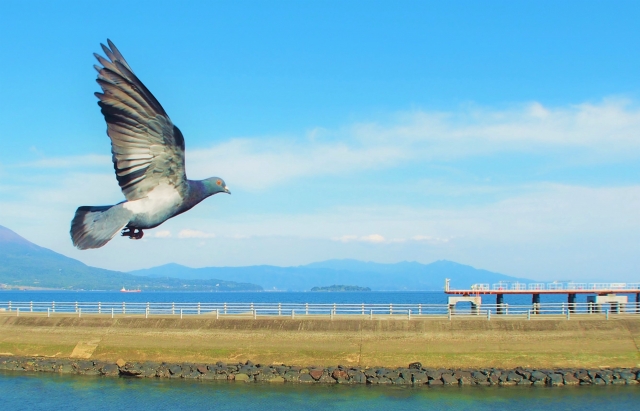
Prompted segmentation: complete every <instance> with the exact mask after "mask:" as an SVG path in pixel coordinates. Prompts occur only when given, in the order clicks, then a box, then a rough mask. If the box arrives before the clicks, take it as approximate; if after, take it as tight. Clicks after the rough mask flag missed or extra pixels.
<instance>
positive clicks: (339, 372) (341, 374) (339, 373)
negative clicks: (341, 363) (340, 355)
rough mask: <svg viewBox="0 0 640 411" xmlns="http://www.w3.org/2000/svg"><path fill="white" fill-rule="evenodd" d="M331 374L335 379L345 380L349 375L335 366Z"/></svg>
mask: <svg viewBox="0 0 640 411" xmlns="http://www.w3.org/2000/svg"><path fill="white" fill-rule="evenodd" d="M331 376H332V377H333V378H334V379H335V380H347V379H348V378H349V376H348V375H347V372H346V371H343V370H341V369H338V368H336V369H335V370H333V372H332V373H331Z"/></svg>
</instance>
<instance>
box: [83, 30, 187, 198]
mask: <svg viewBox="0 0 640 411" xmlns="http://www.w3.org/2000/svg"><path fill="white" fill-rule="evenodd" d="M107 44H108V45H109V46H108V47H107V46H105V45H104V44H101V46H102V50H103V51H104V53H105V54H106V56H107V59H108V60H107V59H105V58H104V57H102V56H100V55H98V54H94V55H95V57H96V58H97V59H98V61H99V62H100V64H101V65H102V67H100V66H94V67H95V69H96V70H97V71H98V79H97V80H96V81H97V82H98V84H100V87H101V88H102V93H95V94H96V97H98V98H99V99H100V101H99V102H98V104H99V105H100V107H101V108H102V114H103V115H104V118H105V120H106V122H107V134H108V135H109V138H111V153H112V154H113V158H112V159H113V166H114V168H115V171H116V178H117V179H118V184H120V188H121V189H122V192H123V193H124V195H125V197H126V198H127V200H128V201H134V200H138V199H140V198H143V197H145V196H146V195H147V194H148V193H149V192H150V191H151V190H153V189H154V188H155V187H156V186H158V185H159V184H169V185H172V186H174V187H176V188H177V189H178V191H183V190H185V189H186V184H187V182H186V179H187V177H186V174H185V169H184V138H183V136H182V133H181V132H180V130H179V129H178V128H177V127H176V126H174V125H173V123H172V122H171V120H170V119H169V116H168V115H167V113H166V112H165V111H164V109H163V108H162V106H161V105H160V103H159V102H158V100H156V98H155V97H154V96H153V94H151V92H150V91H149V90H148V89H147V88H146V87H145V86H144V84H142V82H141V81H140V80H139V79H138V77H136V75H135V74H133V71H132V70H131V67H129V64H128V63H127V62H126V60H125V59H124V57H122V54H120V52H119V51H118V49H117V48H116V46H115V45H114V44H113V43H112V42H111V40H107Z"/></svg>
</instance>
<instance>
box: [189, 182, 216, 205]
mask: <svg viewBox="0 0 640 411" xmlns="http://www.w3.org/2000/svg"><path fill="white" fill-rule="evenodd" d="M213 194H214V193H213V192H212V191H211V189H210V188H209V187H208V185H207V184H205V180H189V195H188V202H190V203H193V204H197V203H199V202H200V201H202V200H204V199H205V198H207V197H209V196H211V195H213Z"/></svg>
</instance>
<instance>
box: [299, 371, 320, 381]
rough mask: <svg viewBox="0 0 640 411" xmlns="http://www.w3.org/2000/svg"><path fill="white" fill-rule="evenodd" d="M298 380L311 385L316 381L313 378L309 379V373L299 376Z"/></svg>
mask: <svg viewBox="0 0 640 411" xmlns="http://www.w3.org/2000/svg"><path fill="white" fill-rule="evenodd" d="M298 380H299V381H300V382H306V383H311V382H315V381H316V380H314V379H313V377H311V375H309V373H304V374H300V377H299V379H298Z"/></svg>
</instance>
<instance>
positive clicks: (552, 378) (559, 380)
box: [548, 373, 564, 386]
mask: <svg viewBox="0 0 640 411" xmlns="http://www.w3.org/2000/svg"><path fill="white" fill-rule="evenodd" d="M548 382H549V385H552V386H559V385H564V377H563V376H562V374H557V373H551V374H549V378H548Z"/></svg>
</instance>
